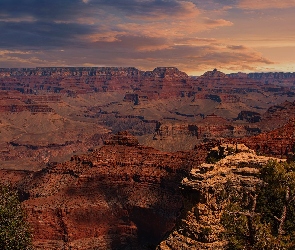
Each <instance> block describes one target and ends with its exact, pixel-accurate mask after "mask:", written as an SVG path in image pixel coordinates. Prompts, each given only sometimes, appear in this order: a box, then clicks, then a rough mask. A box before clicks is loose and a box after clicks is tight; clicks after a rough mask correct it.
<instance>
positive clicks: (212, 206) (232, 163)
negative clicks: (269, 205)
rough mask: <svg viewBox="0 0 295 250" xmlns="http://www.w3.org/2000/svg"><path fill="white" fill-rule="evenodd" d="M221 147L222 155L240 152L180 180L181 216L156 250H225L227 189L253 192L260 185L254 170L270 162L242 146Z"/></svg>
mask: <svg viewBox="0 0 295 250" xmlns="http://www.w3.org/2000/svg"><path fill="white" fill-rule="evenodd" d="M221 147H223V149H224V150H225V151H226V149H229V148H230V147H232V148H233V147H237V149H238V150H239V151H241V152H240V153H237V154H234V155H228V156H227V157H225V158H224V159H222V160H220V161H219V162H217V163H216V164H205V163H204V164H201V165H200V166H198V167H196V168H193V169H192V170H191V172H190V174H189V177H188V178H184V179H183V180H182V184H181V188H182V190H183V191H182V192H183V194H184V196H185V200H186V202H185V207H184V210H183V213H182V216H181V218H180V219H179V220H178V223H177V226H176V228H175V229H174V231H173V232H172V233H171V234H170V235H169V236H168V237H167V238H166V239H165V240H164V241H162V242H161V243H160V244H159V245H158V247H157V249H158V250H172V249H173V250H176V249H200V250H201V249H210V250H216V249H225V247H226V245H227V242H226V241H225V240H223V239H222V237H221V235H222V233H223V231H224V228H223V226H222V224H221V217H222V214H223V212H224V209H225V207H226V205H227V204H228V200H227V199H226V198H225V197H226V190H227V189H226V186H228V185H230V186H231V187H232V188H233V189H242V188H243V189H246V190H247V191H248V192H250V191H251V192H253V191H255V188H256V187H257V185H259V184H260V183H261V180H260V179H259V178H258V173H259V170H258V169H257V167H259V165H262V164H265V163H266V162H267V161H268V160H269V159H270V158H268V157H263V156H257V155H256V154H255V153H254V151H252V150H249V149H248V148H247V147H245V146H244V145H222V146H221ZM227 195H228V194H227Z"/></svg>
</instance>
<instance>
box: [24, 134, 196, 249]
mask: <svg viewBox="0 0 295 250" xmlns="http://www.w3.org/2000/svg"><path fill="white" fill-rule="evenodd" d="M115 142H117V143H115ZM134 142H136V139H134V138H132V137H131V136H130V135H128V134H126V133H121V134H119V135H117V136H116V137H115V138H113V140H112V143H110V145H107V146H104V147H102V148H100V149H99V150H96V151H94V152H92V153H91V154H89V155H80V156H74V157H72V160H71V161H69V162H66V163H64V164H57V165H55V166H51V167H48V168H46V169H43V170H42V171H39V172H36V173H35V174H34V175H33V176H32V177H31V178H28V179H26V180H25V181H24V182H23V183H22V185H20V187H19V188H20V189H22V190H24V191H23V192H25V193H26V194H28V198H27V200H25V201H24V202H23V204H24V206H25V208H26V211H27V214H28V220H29V222H30V223H31V225H32V227H33V235H34V245H35V247H36V249H150V248H154V247H155V246H156V244H158V242H159V241H160V239H161V238H162V237H163V236H164V235H165V234H166V233H167V232H169V231H171V230H172V229H173V227H174V226H175V222H176V218H177V216H178V215H179V213H180V211H181V208H182V206H183V198H182V195H181V193H180V190H179V188H178V185H179V183H180V181H181V179H182V178H183V177H184V176H186V175H187V174H188V172H189V171H190V169H191V168H192V167H193V166H194V164H195V162H197V157H196V154H193V153H181V152H178V153H174V154H172V153H165V152H160V151H157V150H155V149H152V148H147V147H142V146H134V145H135V144H136V143H134ZM124 143H125V145H118V144H124ZM126 145H129V146H126ZM131 145H132V146H131Z"/></svg>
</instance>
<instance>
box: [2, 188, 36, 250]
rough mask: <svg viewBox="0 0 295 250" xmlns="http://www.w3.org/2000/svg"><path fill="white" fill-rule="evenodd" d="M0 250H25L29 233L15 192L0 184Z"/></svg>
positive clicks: (29, 246) (29, 244) (29, 245)
mask: <svg viewBox="0 0 295 250" xmlns="http://www.w3.org/2000/svg"><path fill="white" fill-rule="evenodd" d="M0 249H3V250H20V249H22V250H27V249H32V247H31V233H30V230H29V225H28V223H27V222H26V220H25V213H24V210H23V209H22V207H21V203H20V201H19V199H18V194H17V191H15V190H13V189H12V188H11V187H9V186H7V185H2V184H0Z"/></svg>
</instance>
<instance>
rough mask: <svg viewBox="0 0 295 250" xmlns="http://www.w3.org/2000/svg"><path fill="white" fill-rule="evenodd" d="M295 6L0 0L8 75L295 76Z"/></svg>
mask: <svg viewBox="0 0 295 250" xmlns="http://www.w3.org/2000/svg"><path fill="white" fill-rule="evenodd" d="M294 11H295V0H280V1H277V0H269V1H265V0H221V1H218V0H208V1H201V0H185V1H183V0H124V1H120V0H63V1H60V0H51V1H38V0H29V1H25V0H9V1H6V0H0V27H1V31H2V32H1V39H0V68H10V67H14V68H22V67H26V68H29V67H52V66H63V67H67V66H75V67H78V66H79V67H80V66H81V67H83V66H85V67H86V66H87V67H91V66H93V67H100V66H121V67H128V66H132V67H136V68H138V69H141V70H152V69H154V68H155V67H158V66H173V67H177V68H178V69H180V70H182V71H185V72H186V73H188V74H189V75H200V74H202V73H203V72H205V71H207V70H212V69H213V68H217V69H219V70H220V71H223V72H225V73H230V72H270V71H283V72H294V71H295V57H294V55H295V42H294V41H295V32H294V28H293V27H292V26H293V24H294V23H295V15H294V13H295V12H294Z"/></svg>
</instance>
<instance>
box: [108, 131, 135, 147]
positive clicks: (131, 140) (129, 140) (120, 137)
mask: <svg viewBox="0 0 295 250" xmlns="http://www.w3.org/2000/svg"><path fill="white" fill-rule="evenodd" d="M104 144H105V145H125V146H138V145H139V142H138V140H137V138H136V137H135V136H133V135H131V134H129V133H128V132H127V131H122V132H119V133H117V134H116V135H114V136H112V138H111V139H110V140H106V141H104Z"/></svg>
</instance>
